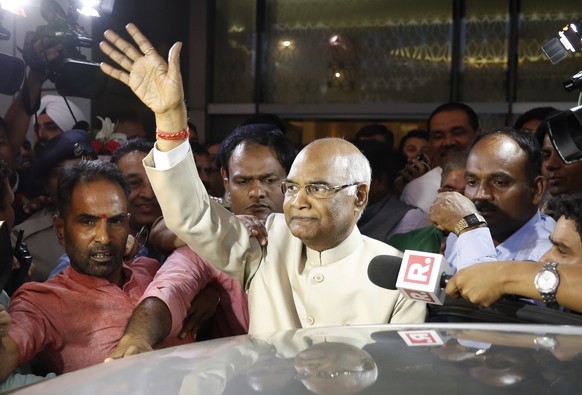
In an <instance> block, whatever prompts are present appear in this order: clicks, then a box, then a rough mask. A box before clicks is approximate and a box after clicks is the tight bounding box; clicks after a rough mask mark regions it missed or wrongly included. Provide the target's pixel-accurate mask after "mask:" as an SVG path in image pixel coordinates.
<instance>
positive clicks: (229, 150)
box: [217, 124, 295, 220]
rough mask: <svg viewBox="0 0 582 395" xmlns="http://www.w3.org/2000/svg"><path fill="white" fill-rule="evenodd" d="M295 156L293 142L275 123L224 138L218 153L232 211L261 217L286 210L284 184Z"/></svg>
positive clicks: (249, 127) (247, 127)
mask: <svg viewBox="0 0 582 395" xmlns="http://www.w3.org/2000/svg"><path fill="white" fill-rule="evenodd" d="M294 158H295V150H294V148H293V145H292V143H291V142H290V141H289V140H288V139H287V138H286V137H285V135H284V134H283V133H282V132H281V131H280V130H279V129H277V128H276V127H275V126H273V125H271V124H251V125H244V126H240V127H238V128H236V129H235V130H234V131H233V132H232V133H231V134H229V135H228V136H227V137H226V138H225V139H224V140H223V141H222V143H221V145H220V149H219V151H218V155H217V163H218V164H219V165H220V174H221V175H222V178H223V180H224V189H225V191H226V199H227V201H228V202H229V203H230V206H231V209H232V211H233V212H234V213H236V214H247V215H254V216H256V217H258V218H260V219H261V220H265V219H267V217H268V216H269V214H271V213H273V212H275V213H280V212H281V211H283V195H282V194H281V189H280V184H281V181H283V179H284V178H285V176H286V175H287V173H288V172H289V169H290V167H291V163H293V159H294Z"/></svg>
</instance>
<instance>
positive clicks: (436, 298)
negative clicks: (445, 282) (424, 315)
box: [396, 250, 452, 304]
mask: <svg viewBox="0 0 582 395" xmlns="http://www.w3.org/2000/svg"><path fill="white" fill-rule="evenodd" d="M443 273H447V274H448V273H452V268H451V266H450V265H449V264H448V263H447V261H446V260H445V258H444V257H443V256H442V255H440V254H433V253H429V252H422V251H413V250H406V251H404V256H403V257H402V265H401V266H400V271H399V272H398V280H397V281H396V288H398V289H399V290H400V292H402V293H403V294H404V295H405V296H406V297H407V298H409V299H413V300H418V301H421V302H428V303H436V304H443V301H444V299H445V293H444V291H443V290H442V288H441V287H440V284H441V277H442V274H443Z"/></svg>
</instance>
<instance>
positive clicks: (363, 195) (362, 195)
mask: <svg viewBox="0 0 582 395" xmlns="http://www.w3.org/2000/svg"><path fill="white" fill-rule="evenodd" d="M357 188H358V189H357V191H356V207H357V208H358V209H359V210H363V209H364V207H366V204H368V192H369V190H368V185H366V184H359V185H358V187H357Z"/></svg>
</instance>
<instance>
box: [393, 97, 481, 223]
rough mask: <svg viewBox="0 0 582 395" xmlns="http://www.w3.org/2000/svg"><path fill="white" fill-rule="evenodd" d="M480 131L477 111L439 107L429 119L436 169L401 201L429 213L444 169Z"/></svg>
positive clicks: (461, 106)
mask: <svg viewBox="0 0 582 395" xmlns="http://www.w3.org/2000/svg"><path fill="white" fill-rule="evenodd" d="M479 131H480V128H479V118H478V117H477V114H476V113H475V111H474V110H473V109H472V108H471V107H469V106H468V105H466V104H463V103H454V102H453V103H445V104H442V105H440V106H438V107H437V108H436V109H435V110H434V111H433V112H432V113H431V114H430V116H429V118H428V143H429V146H430V152H431V155H432V156H431V161H430V164H431V166H432V170H430V171H429V172H428V173H425V174H424V175H422V176H420V177H418V178H416V179H414V180H412V181H410V182H409V183H408V184H407V185H406V187H404V190H403V191H402V195H401V196H400V200H402V201H403V202H405V203H408V204H410V205H411V206H416V207H418V208H420V209H422V210H423V211H425V212H428V211H429V209H430V206H431V205H432V203H433V201H434V199H435V198H436V196H437V192H438V189H439V188H440V183H441V174H442V166H443V164H444V162H445V161H446V159H447V156H448V155H449V153H451V152H458V151H464V150H465V149H466V148H467V146H468V145H469V143H470V142H471V140H472V139H473V137H474V136H475V134H477V133H478V132H479Z"/></svg>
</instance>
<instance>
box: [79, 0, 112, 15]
mask: <svg viewBox="0 0 582 395" xmlns="http://www.w3.org/2000/svg"><path fill="white" fill-rule="evenodd" d="M114 4H115V0H77V1H76V7H77V11H78V12H79V14H82V15H86V16H93V17H100V16H103V15H107V14H111V13H112V12H113V6H114Z"/></svg>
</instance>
